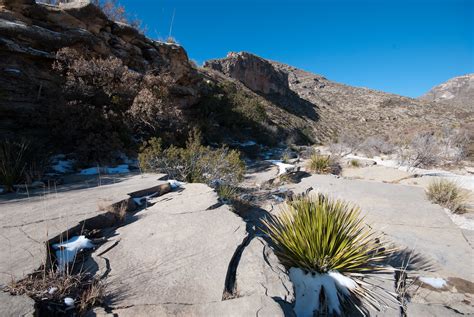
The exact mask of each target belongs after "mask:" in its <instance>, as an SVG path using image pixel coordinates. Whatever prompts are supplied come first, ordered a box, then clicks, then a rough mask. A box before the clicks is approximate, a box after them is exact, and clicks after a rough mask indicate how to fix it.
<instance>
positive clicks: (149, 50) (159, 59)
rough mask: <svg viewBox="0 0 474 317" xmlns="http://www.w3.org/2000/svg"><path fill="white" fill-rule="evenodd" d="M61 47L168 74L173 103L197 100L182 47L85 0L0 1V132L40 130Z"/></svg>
mask: <svg viewBox="0 0 474 317" xmlns="http://www.w3.org/2000/svg"><path fill="white" fill-rule="evenodd" d="M63 47H71V48H76V49H80V50H83V51H87V52H88V53H89V54H90V55H92V56H100V57H108V56H115V57H117V58H120V59H121V60H122V61H123V62H124V64H126V65H127V66H128V67H129V68H131V69H133V70H135V71H138V72H142V73H144V72H146V71H148V70H151V69H153V70H154V71H155V72H159V73H167V74H170V75H171V76H172V77H173V79H174V80H175V81H176V87H175V89H174V90H173V93H174V96H173V98H174V100H175V104H176V105H177V106H180V107H188V106H190V105H192V104H194V103H195V102H196V100H197V97H198V92H197V88H196V80H197V74H196V71H195V70H194V68H193V67H192V66H191V64H190V63H189V60H188V57H187V54H186V52H185V50H184V49H183V48H182V47H181V46H179V45H175V44H169V43H163V42H157V41H153V40H151V39H148V38H147V37H145V36H144V35H143V34H142V33H140V32H139V31H138V30H136V29H134V28H133V27H131V26H129V25H126V24H123V23H116V22H113V21H111V20H109V19H108V18H107V17H106V16H105V15H104V14H103V13H102V11H101V10H100V9H99V8H97V7H96V6H94V5H93V4H91V3H90V2H89V1H73V2H71V3H66V4H61V5H60V6H51V5H44V4H36V3H35V1H33V0H31V1H29V0H28V1H27V0H2V1H1V2H0V74H1V75H0V136H1V135H25V134H35V135H37V134H38V133H41V132H44V131H43V130H42V129H41V128H42V127H43V126H44V124H45V122H42V121H41V120H43V119H42V116H41V113H42V112H45V111H47V105H48V104H51V103H54V102H55V100H57V98H58V96H59V95H58V94H60V91H59V90H58V89H59V88H60V84H61V78H60V77H59V76H58V75H57V74H55V73H54V72H53V71H52V70H51V65H52V63H53V61H54V57H55V53H56V52H57V51H58V50H59V49H61V48H63Z"/></svg>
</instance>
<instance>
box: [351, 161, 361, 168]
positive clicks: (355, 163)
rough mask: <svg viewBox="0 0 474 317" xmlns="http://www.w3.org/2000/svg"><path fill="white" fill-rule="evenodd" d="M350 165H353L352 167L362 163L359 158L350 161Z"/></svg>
mask: <svg viewBox="0 0 474 317" xmlns="http://www.w3.org/2000/svg"><path fill="white" fill-rule="evenodd" d="M350 165H351V166H352V167H360V163H359V161H358V160H351V161H350Z"/></svg>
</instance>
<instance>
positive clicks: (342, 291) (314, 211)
mask: <svg viewBox="0 0 474 317" xmlns="http://www.w3.org/2000/svg"><path fill="white" fill-rule="evenodd" d="M362 221H363V218H361V217H360V210H359V208H357V207H355V206H352V205H349V204H348V203H346V202H343V201H340V200H332V199H330V198H328V197H327V196H325V195H322V194H319V195H318V196H316V197H308V196H304V197H298V198H296V199H295V200H293V201H290V202H288V203H287V204H286V207H284V208H283V209H282V210H281V213H280V214H279V215H278V216H272V217H271V218H270V219H268V220H265V224H266V226H267V234H268V235H269V236H270V238H271V239H272V240H273V242H274V243H275V253H276V254H277V255H278V257H279V258H280V260H281V261H282V263H283V264H284V265H285V266H286V267H287V268H289V272H290V278H291V279H292V281H293V283H294V285H295V292H296V305H295V312H296V314H297V316H298V317H300V316H313V314H314V312H319V313H322V312H323V307H327V311H328V313H329V314H330V315H331V314H335V315H340V314H342V312H343V310H344V309H348V307H356V308H357V309H359V310H360V312H362V313H363V314H366V310H365V308H364V306H363V305H362V303H363V302H364V303H366V304H368V305H369V306H370V307H372V308H374V309H377V310H379V309H380V308H381V306H382V305H386V304H387V302H386V299H391V300H396V299H395V297H394V296H393V294H390V293H389V292H387V291H383V292H375V291H374V290H373V288H372V285H371V284H369V283H368V282H367V281H366V280H365V281H363V278H364V277H366V276H368V275H371V276H373V273H381V272H384V271H385V272H387V271H388V269H387V268H384V267H383V266H382V265H381V264H382V262H383V261H384V260H386V258H387V257H388V256H389V255H390V254H391V253H392V251H393V250H391V249H387V248H384V247H383V246H382V245H381V244H380V239H379V237H378V236H377V235H376V234H375V233H374V232H373V231H371V230H370V229H369V228H368V227H366V226H365V225H364V224H363V222H362ZM321 293H323V294H324V296H323V298H325V301H320V295H321Z"/></svg>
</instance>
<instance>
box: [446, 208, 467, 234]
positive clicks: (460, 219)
mask: <svg viewBox="0 0 474 317" xmlns="http://www.w3.org/2000/svg"><path fill="white" fill-rule="evenodd" d="M444 212H445V213H446V215H448V217H449V218H450V219H451V221H452V222H454V224H455V225H456V226H458V227H459V228H461V229H464V230H474V219H469V218H466V217H464V216H463V215H459V214H455V213H453V212H452V211H451V210H449V209H448V208H444Z"/></svg>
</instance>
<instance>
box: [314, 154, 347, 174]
mask: <svg viewBox="0 0 474 317" xmlns="http://www.w3.org/2000/svg"><path fill="white" fill-rule="evenodd" d="M308 169H309V170H310V171H311V172H314V173H317V174H339V173H340V171H341V167H340V165H339V163H338V161H337V160H335V159H333V158H332V157H331V156H330V155H320V154H313V155H311V157H310V158H309V162H308Z"/></svg>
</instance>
